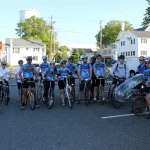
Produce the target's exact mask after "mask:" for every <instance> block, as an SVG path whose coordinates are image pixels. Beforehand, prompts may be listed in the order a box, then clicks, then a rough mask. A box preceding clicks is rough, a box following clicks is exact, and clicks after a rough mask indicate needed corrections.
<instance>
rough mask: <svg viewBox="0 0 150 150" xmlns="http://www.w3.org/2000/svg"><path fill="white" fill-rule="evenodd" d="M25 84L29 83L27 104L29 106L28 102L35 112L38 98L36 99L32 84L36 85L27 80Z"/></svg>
mask: <svg viewBox="0 0 150 150" xmlns="http://www.w3.org/2000/svg"><path fill="white" fill-rule="evenodd" d="M25 82H27V83H29V86H28V88H27V95H26V96H27V97H26V99H25V103H26V104H27V102H28V101H29V103H30V108H31V110H34V109H35V104H36V97H35V90H33V88H32V87H31V83H35V81H31V80H30V79H29V81H26V80H25Z"/></svg>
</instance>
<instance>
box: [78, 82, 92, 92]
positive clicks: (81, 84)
mask: <svg viewBox="0 0 150 150" xmlns="http://www.w3.org/2000/svg"><path fill="white" fill-rule="evenodd" d="M84 82H85V80H81V81H80V84H79V86H80V90H81V91H83V90H84ZM87 89H88V90H90V89H91V80H89V81H87Z"/></svg>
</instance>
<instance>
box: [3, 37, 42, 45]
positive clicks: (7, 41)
mask: <svg viewBox="0 0 150 150" xmlns="http://www.w3.org/2000/svg"><path fill="white" fill-rule="evenodd" d="M11 39H12V44H13V46H17V47H18V46H20V47H44V44H43V43H42V41H41V40H25V39H16V38H6V39H5V45H6V46H10V40H11Z"/></svg>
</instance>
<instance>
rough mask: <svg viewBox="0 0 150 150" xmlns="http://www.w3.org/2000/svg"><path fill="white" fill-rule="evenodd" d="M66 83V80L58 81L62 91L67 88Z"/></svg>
mask: <svg viewBox="0 0 150 150" xmlns="http://www.w3.org/2000/svg"><path fill="white" fill-rule="evenodd" d="M65 86H66V85H65V81H64V80H59V81H58V87H59V89H60V90H62V89H64V88H65Z"/></svg>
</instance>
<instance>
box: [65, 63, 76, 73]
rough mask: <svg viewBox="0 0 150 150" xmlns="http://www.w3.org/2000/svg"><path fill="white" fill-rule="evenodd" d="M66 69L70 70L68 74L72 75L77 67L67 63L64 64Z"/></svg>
mask: <svg viewBox="0 0 150 150" xmlns="http://www.w3.org/2000/svg"><path fill="white" fill-rule="evenodd" d="M66 68H68V69H69V70H70V72H71V73H72V74H74V73H75V69H76V68H77V65H76V64H69V63H67V64H66Z"/></svg>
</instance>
